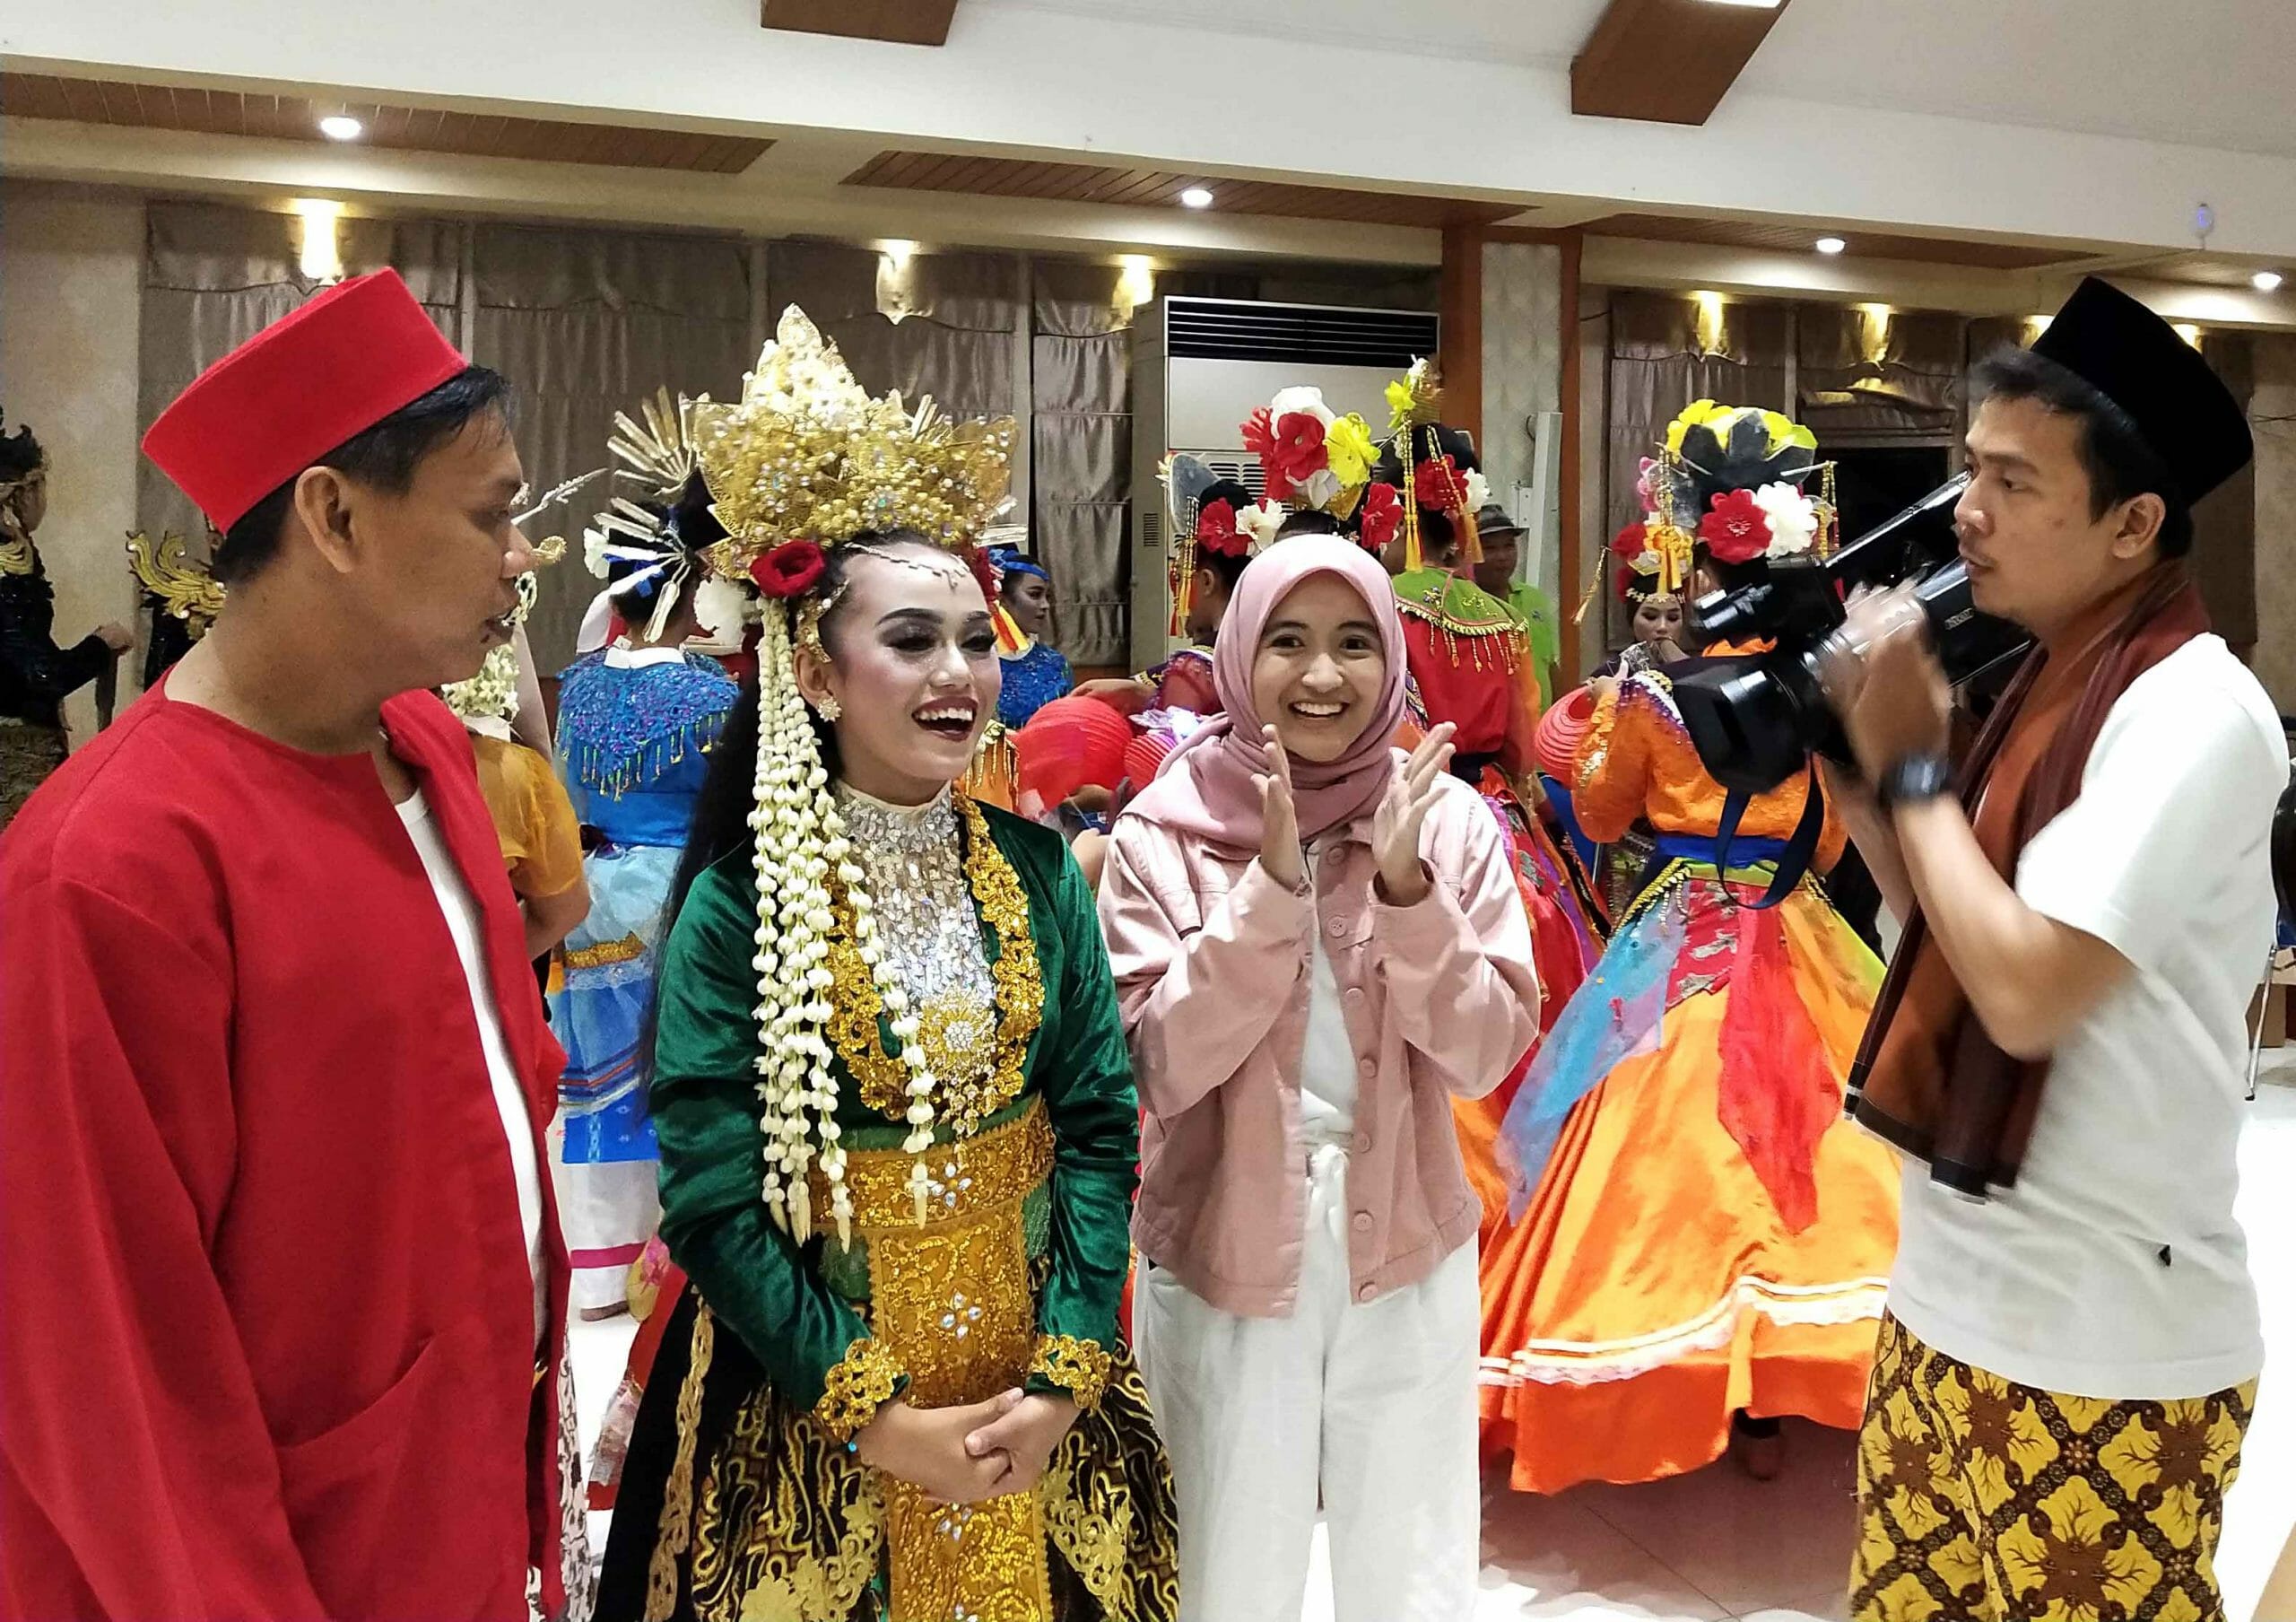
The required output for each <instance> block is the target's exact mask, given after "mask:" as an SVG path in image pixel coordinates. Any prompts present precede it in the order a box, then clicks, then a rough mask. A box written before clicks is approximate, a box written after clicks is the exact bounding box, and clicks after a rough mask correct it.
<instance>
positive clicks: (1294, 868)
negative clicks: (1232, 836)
mask: <svg viewBox="0 0 2296 1622" xmlns="http://www.w3.org/2000/svg"><path fill="white" fill-rule="evenodd" d="M1260 737H1261V743H1260V754H1261V763H1262V764H1264V765H1265V767H1266V768H1267V769H1266V770H1265V772H1262V773H1260V776H1259V780H1258V781H1259V815H1260V833H1259V865H1260V867H1261V868H1263V869H1265V872H1266V874H1267V876H1268V877H1270V878H1272V879H1274V881H1275V882H1276V883H1277V884H1279V885H1283V887H1284V888H1285V889H1287V890H1297V889H1298V888H1299V887H1300V885H1303V884H1305V883H1306V882H1307V861H1306V859H1305V858H1303V857H1302V856H1301V855H1300V816H1299V813H1298V811H1297V810H1296V809H1295V808H1294V807H1293V806H1292V804H1291V761H1290V760H1289V759H1288V758H1287V757H1286V756H1285V754H1284V753H1283V740H1282V739H1280V738H1279V737H1276V734H1275V728H1273V727H1264V728H1261V729H1260Z"/></svg>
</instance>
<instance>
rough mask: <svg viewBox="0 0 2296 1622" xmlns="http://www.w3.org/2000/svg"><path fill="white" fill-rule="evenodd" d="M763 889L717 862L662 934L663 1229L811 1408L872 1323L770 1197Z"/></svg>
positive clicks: (786, 1391) (707, 1296)
mask: <svg viewBox="0 0 2296 1622" xmlns="http://www.w3.org/2000/svg"><path fill="white" fill-rule="evenodd" d="M756 895H757V886H756V883H755V881H754V880H753V879H752V878H751V877H750V876H749V872H748V869H747V868H746V867H745V866H744V865H743V864H742V863H740V862H739V861H738V860H729V861H726V862H720V863H718V865H717V866H715V867H713V868H709V869H707V870H706V871H704V872H703V874H702V875H701V876H700V878H699V879H697V880H696V881H695V882H694V885H693V889H692V891H691V893H690V894H688V895H687V897H686V900H685V904H684V906H683V907H682V908H681V909H680V910H679V911H678V916H677V920H676V922H675V923H674V924H673V925H672V926H671V928H670V932H669V938H668V940H667V941H666V943H665V946H664V947H663V958H662V974H661V1000H660V1006H659V1011H658V1015H657V1019H658V1024H659V1031H658V1033H657V1038H656V1042H655V1048H654V1079H653V1090H652V1093H651V1094H650V1098H651V1102H652V1107H653V1113H654V1130H655V1133H656V1136H657V1138H659V1140H660V1143H661V1149H662V1242H663V1243H665V1245H667V1246H668V1247H669V1251H670V1255H671V1257H672V1258H673V1259H674V1260H675V1261H676V1262H677V1264H678V1265H679V1266H680V1267H682V1268H683V1269H685V1270H686V1272H687V1274H688V1275H689V1276H690V1277H691V1278H692V1279H693V1282H694V1285H695V1286H696V1287H697V1288H698V1289H700V1292H701V1298H702V1300H703V1301H705V1302H707V1303H708V1304H709V1309H710V1311H711V1312H714V1313H715V1314H716V1315H717V1317H718V1321H720V1322H721V1323H723V1324H724V1325H725V1326H726V1328H728V1329H730V1330H733V1332H734V1333H735V1334H736V1335H738V1336H739V1337H741V1340H742V1344H743V1345H744V1346H746V1347H748V1348H749V1350H750V1352H751V1354H752V1356H755V1357H756V1358H757V1360H758V1362H759V1364H760V1365H762V1366H763V1367H764V1369H765V1372H766V1374H767V1376H768V1377H769V1378H770V1380H771V1381H772V1382H773V1384H774V1386H775V1388H776V1389H777V1390H778V1391H780V1392H781V1394H782V1395H783V1396H785V1397H787V1399H788V1400H790V1401H791V1402H793V1403H794V1404H796V1406H797V1407H799V1408H812V1407H813V1405H814V1404H815V1403H817V1402H818V1401H819V1400H820V1399H821V1395H822V1389H823V1386H824V1384H825V1382H826V1380H827V1377H828V1374H829V1372H830V1370H831V1368H833V1367H835V1366H836V1365H837V1364H838V1363H839V1361H841V1360H842V1359H843V1358H844V1356H845V1354H846V1350H847V1348H848V1347H850V1346H851V1345H852V1344H853V1342H854V1341H856V1340H857V1339H863V1338H865V1337H866V1336H867V1335H868V1333H869V1330H868V1326H867V1325H866V1324H865V1323H863V1321H861V1318H860V1315H859V1314H858V1313H857V1312H855V1311H854V1310H853V1308H852V1307H851V1305H849V1304H848V1303H847V1302H846V1301H844V1300H843V1299H842V1298H841V1297H839V1296H838V1295H836V1294H835V1293H833V1292H832V1291H831V1289H830V1288H829V1287H828V1286H826V1285H825V1284H824V1283H823V1282H822V1278H821V1275H820V1273H819V1272H818V1271H817V1270H816V1269H814V1267H813V1265H812V1263H811V1262H810V1260H808V1258H807V1255H806V1253H805V1252H804V1251H800V1250H799V1248H798V1247H797V1245H796V1243H793V1242H792V1241H791V1239H790V1237H789V1235H788V1234H786V1233H784V1232H782V1230H781V1229H780V1228H779V1227H778V1226H777V1225H775V1223H774V1221H773V1219H772V1217H771V1216H769V1215H767V1212H766V1208H765V1204H764V1201H763V1200H762V1199H761V1198H760V1196H759V1192H758V1180H759V1176H760V1171H761V1162H760V1159H759V1149H760V1138H759V1134H758V1103H757V1073H756V1070H755V1068H754V1063H755V1060H756V1058H757V1047H758V1035H757V1021H756V1017H755V1016H754V1015H753V1014H752V1012H751V1010H752V1007H754V1006H755V1004H756V1001H757V985H756V979H755V974H754V972H753V971H752V968H751V966H750V963H751V959H752V957H754V956H755V955H756V950H757V948H756V945H755V936H756V932H757V921H756V912H755V907H756Z"/></svg>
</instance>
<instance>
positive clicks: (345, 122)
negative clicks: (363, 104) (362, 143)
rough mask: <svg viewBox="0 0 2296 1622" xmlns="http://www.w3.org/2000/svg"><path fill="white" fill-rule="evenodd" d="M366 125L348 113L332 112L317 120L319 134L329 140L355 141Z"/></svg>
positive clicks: (362, 133) (364, 131) (365, 130)
mask: <svg viewBox="0 0 2296 1622" xmlns="http://www.w3.org/2000/svg"><path fill="white" fill-rule="evenodd" d="M366 133H367V126H365V125H363V124H361V123H360V122H359V120H358V119H356V118H352V117H351V116H350V115H349V114H348V113H332V114H330V115H328V116H327V117H326V118H321V119H320V120H319V134H321V135H325V136H326V138H327V139H328V140H330V141H356V140H357V139H358V138H359V137H360V136H361V135H365V134H366Z"/></svg>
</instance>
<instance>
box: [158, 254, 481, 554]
mask: <svg viewBox="0 0 2296 1622" xmlns="http://www.w3.org/2000/svg"><path fill="white" fill-rule="evenodd" d="M469 364H470V362H468V361H466V360H465V359H464V358H463V356H462V353H461V352H460V351H459V350H457V348H456V347H455V346H454V345H453V344H449V343H448V342H447V340H446V338H445V336H443V335H442V334H440V332H439V329H438V327H435V326H434V325H432V324H431V318H430V317H429V316H428V315H426V314H425V313H423V309H422V305H420V304H418V303H416V302H415V301H414V295H413V293H411V292H408V291H407V287H406V283H404V281H402V280H400V279H399V274H398V272H396V271H395V270H378V271H376V272H375V273H374V274H373V275H364V276H354V277H353V278H352V279H351V280H350V281H348V282H343V283H337V284H336V285H335V286H333V287H330V288H328V289H327V290H326V292H323V293H321V294H319V295H318V297H317V298H315V299H313V300H312V301H310V302H309V303H308V304H305V305H304V306H303V307H302V308H301V309H300V310H295V311H294V312H293V313H292V314H291V315H288V316H285V317H283V318H281V319H279V320H276V321H274V322H273V323H272V324H271V325H270V326H268V327H265V328H264V329H263V330H262V331H261V332H259V333H257V334H256V336H253V337H252V338H249V339H248V341H247V342H246V343H244V344H240V345H239V347H238V348H237V349H235V350H233V351H231V353H229V354H227V355H225V356H224V357H223V358H222V360H220V361H218V362H215V364H213V366H210V367H209V368H208V369H207V370H206V371H203V372H201V373H200V374H199V376H198V377H196V378H195V379H193V380H192V384H191V387H190V388H187V389H185V390H184V391H183V392H182V393H181V394H179V395H178V396H177V397H175V401H174V403H173V404H172V405H170V406H169V407H168V408H167V409H166V410H165V411H163V412H161V414H160V416H159V420H158V421H157V422H155V423H152V426H151V428H150V429H149V430H148V431H147V432H145V433H144V435H143V454H144V455H146V456H148V457H150V458H152V460H153V461H154V462H156V463H158V464H159V466H160V471H161V472H162V473H164V474H166V475H168V476H169V477H170V478H171V479H173V480H174V481H175V482H176V484H177V486H178V488H180V489H181V490H182V491H183V493H185V494H186V495H187V496H189V497H190V498H191V499H192V501H194V502H195V503H196V504H197V506H198V508H199V510H201V511H202V512H204V513H205V514H206V515H207V517H208V520H209V521H210V522H211V523H213V525H214V526H215V528H218V529H229V528H230V527H231V526H232V525H234V524H236V523H238V522H239V519H242V518H244V517H246V516H247V512H248V509H249V508H250V507H253V506H254V505H255V504H256V503H257V501H261V500H263V498H264V497H265V496H267V495H269V494H270V493H272V492H273V491H274V490H276V489H278V488H279V487H280V486H281V485H282V484H285V483H286V482H287V481H288V480H290V479H291V478H293V477H294V476H295V475H297V474H299V473H300V472H302V471H303V469H304V468H306V467H310V466H311V465H312V464H313V463H314V462H317V460H318V459H319V458H321V457H324V456H325V455H326V453H327V452H328V451H330V450H333V449H335V447H336V446H338V445H340V444H342V443H343V442H344V440H348V439H350V438H351V437H352V436H353V435H354V434H357V433H360V432H363V431H364V430H366V429H369V428H372V427H373V426H374V425H375V424H376V423H379V422H381V421H382V420H383V419H384V418H385V417H387V416H388V415H390V414H391V413H393V412H395V411H396V410H398V409H399V408H400V407H401V406H408V405H411V404H413V402H414V401H416V400H419V399H421V398H422V397H423V396H424V395H426V394H428V393H430V392H431V390H432V389H434V388H438V387H439V384H441V383H443V382H445V381H446V380H447V379H449V378H451V377H453V376H455V375H456V374H457V372H460V371H463V370H464V369H465V367H467V366H468V365H469Z"/></svg>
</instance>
